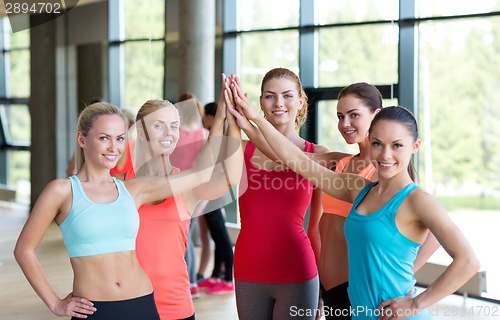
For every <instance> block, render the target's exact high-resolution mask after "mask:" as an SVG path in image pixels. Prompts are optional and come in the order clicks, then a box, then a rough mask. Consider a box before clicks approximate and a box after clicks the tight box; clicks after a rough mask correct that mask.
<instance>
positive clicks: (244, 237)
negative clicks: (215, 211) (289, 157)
mask: <svg viewBox="0 0 500 320" xmlns="http://www.w3.org/2000/svg"><path fill="white" fill-rule="evenodd" d="M254 151H255V145H253V144H252V143H251V142H248V144H247V146H246V148H245V165H246V174H247V177H246V179H247V180H248V187H247V189H246V190H245V191H244V192H243V194H241V195H240V198H239V208H240V217H241V230H240V234H239V236H238V240H237V241H236V246H235V253H234V277H235V279H237V280H242V281H251V282H261V283H294V282H305V281H308V280H311V279H312V278H314V277H315V276H316V275H317V274H318V271H317V268H316V262H315V258H314V253H313V250H312V248H311V243H310V241H309V238H308V237H307V234H306V232H305V230H304V226H303V223H304V216H305V214H306V210H307V207H308V206H309V203H310V201H311V195H312V191H313V186H312V184H311V183H310V182H309V181H307V180H306V179H304V178H302V177H301V176H300V175H298V174H296V173H295V172H293V171H292V170H284V171H266V170H260V169H257V168H256V167H254V166H253V164H252V156H253V154H254ZM305 151H306V152H311V153H312V152H314V144H312V143H309V142H307V141H306V148H305Z"/></svg>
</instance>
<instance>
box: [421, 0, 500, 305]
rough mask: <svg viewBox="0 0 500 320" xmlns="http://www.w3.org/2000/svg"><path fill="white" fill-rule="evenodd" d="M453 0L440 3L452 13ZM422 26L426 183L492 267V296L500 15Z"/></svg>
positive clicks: (499, 266)
mask: <svg viewBox="0 0 500 320" xmlns="http://www.w3.org/2000/svg"><path fill="white" fill-rule="evenodd" d="M455 4H456V2H454V3H453V4H452V3H451V2H449V3H448V11H447V10H446V7H445V6H444V5H443V6H441V7H438V8H435V9H439V10H438V11H437V12H438V13H441V14H446V13H449V14H451V13H455V12H456V11H457V10H459V9H460V8H457V6H456V5H455ZM467 7H468V5H464V7H463V8H461V9H462V10H466V9H467ZM479 7H482V9H483V10H487V8H486V7H485V6H484V4H483V6H479ZM490 8H491V9H493V6H492V7H490ZM476 9H477V8H476ZM461 12H462V11H461ZM462 13H463V12H462ZM419 34H420V56H419V58H420V69H419V72H420V85H419V92H420V112H419V115H418V116H419V121H420V128H421V134H422V140H423V143H424V147H423V148H422V151H421V157H420V160H421V161H420V162H419V163H420V166H419V169H420V170H419V171H420V176H421V178H422V184H423V186H424V187H425V189H426V190H428V191H429V192H431V193H433V194H434V195H435V196H437V197H438V198H439V200H440V201H441V202H442V203H443V204H444V205H445V207H446V208H447V209H448V211H449V212H450V215H451V216H452V218H453V219H454V220H455V221H456V222H457V223H458V224H459V225H460V227H461V228H462V230H463V231H464V232H465V233H466V234H467V236H468V238H469V240H470V241H471V242H472V243H473V245H474V248H475V249H476V251H477V254H478V255H479V258H480V260H481V264H482V269H484V270H487V281H488V293H487V296H491V297H493V298H495V299H500V285H498V284H500V272H499V271H498V270H500V259H499V258H498V255H496V254H492V252H491V250H492V247H491V245H489V244H492V243H496V241H498V240H500V238H499V236H498V231H497V230H496V226H498V225H499V224H500V108H498V105H499V104H500V91H499V90H498V86H499V85H500V73H499V71H498V67H497V66H498V65H500V16H492V17H481V18H469V19H465V18H464V19H453V20H443V21H427V22H422V23H421V24H420V25H419ZM478 226H479V227H478ZM446 258H447V254H446V253H445V252H444V250H440V251H438V253H437V254H436V255H435V256H434V257H433V259H436V260H445V259H446Z"/></svg>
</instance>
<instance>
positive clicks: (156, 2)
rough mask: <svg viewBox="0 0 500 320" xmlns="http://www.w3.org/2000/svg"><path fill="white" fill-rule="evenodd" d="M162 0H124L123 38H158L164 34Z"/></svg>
mask: <svg viewBox="0 0 500 320" xmlns="http://www.w3.org/2000/svg"><path fill="white" fill-rule="evenodd" d="M165 3H166V1H162V0H125V39H127V40H130V39H159V38H163V36H164V35H165Z"/></svg>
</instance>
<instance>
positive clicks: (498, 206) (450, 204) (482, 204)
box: [438, 196, 500, 212]
mask: <svg viewBox="0 0 500 320" xmlns="http://www.w3.org/2000/svg"><path fill="white" fill-rule="evenodd" d="M438 200H439V202H440V203H441V204H443V205H444V207H445V208H446V210H448V211H453V210H456V209H474V210H499V211H498V212H500V201H498V197H491V196H462V197H438Z"/></svg>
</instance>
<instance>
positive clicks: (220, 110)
mask: <svg viewBox="0 0 500 320" xmlns="http://www.w3.org/2000/svg"><path fill="white" fill-rule="evenodd" d="M228 81H229V79H228V78H227V77H226V75H225V74H224V73H223V74H222V82H221V90H220V95H219V101H217V111H216V112H215V119H217V118H218V119H221V118H222V119H225V118H226V115H227V106H226V100H225V98H224V91H225V90H226V89H225V88H226V85H227V82H228Z"/></svg>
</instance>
